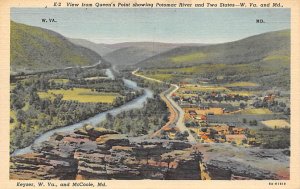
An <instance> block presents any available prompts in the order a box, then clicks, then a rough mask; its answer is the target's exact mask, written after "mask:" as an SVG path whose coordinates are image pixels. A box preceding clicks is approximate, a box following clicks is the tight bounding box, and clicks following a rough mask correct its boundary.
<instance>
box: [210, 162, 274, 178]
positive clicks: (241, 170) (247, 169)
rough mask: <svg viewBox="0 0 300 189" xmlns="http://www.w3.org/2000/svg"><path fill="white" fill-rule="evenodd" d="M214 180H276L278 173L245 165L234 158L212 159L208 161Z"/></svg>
mask: <svg viewBox="0 0 300 189" xmlns="http://www.w3.org/2000/svg"><path fill="white" fill-rule="evenodd" d="M206 166H207V168H208V171H209V173H210V176H211V177H212V178H214V180H254V179H255V180H274V179H276V178H277V175H275V174H273V173H271V172H270V171H266V170H262V169H258V168H254V167H251V166H245V165H244V164H242V163H239V162H236V161H233V160H226V158H225V159H223V160H215V159H214V160H211V161H209V162H207V163H206Z"/></svg>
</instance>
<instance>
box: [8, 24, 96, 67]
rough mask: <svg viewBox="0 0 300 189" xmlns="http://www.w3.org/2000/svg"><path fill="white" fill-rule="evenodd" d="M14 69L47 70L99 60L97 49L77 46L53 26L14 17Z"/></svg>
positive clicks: (90, 63) (12, 30) (89, 63)
mask: <svg viewBox="0 0 300 189" xmlns="http://www.w3.org/2000/svg"><path fill="white" fill-rule="evenodd" d="M10 44H11V46H10V51H11V58H10V65H11V72H35V71H46V70H51V69H57V68H65V67H70V66H85V65H93V64H95V63H97V62H98V61H99V60H100V59H101V57H100V56H99V55H98V54H97V53H96V52H94V51H92V50H90V49H88V48H85V47H81V46H77V45H75V44H73V43H71V42H69V41H68V40H67V38H65V37H64V36H62V35H60V34H59V33H56V32H54V31H51V30H47V29H43V28H39V27H35V26H29V25H25V24H20V23H16V22H14V21H11V38H10Z"/></svg>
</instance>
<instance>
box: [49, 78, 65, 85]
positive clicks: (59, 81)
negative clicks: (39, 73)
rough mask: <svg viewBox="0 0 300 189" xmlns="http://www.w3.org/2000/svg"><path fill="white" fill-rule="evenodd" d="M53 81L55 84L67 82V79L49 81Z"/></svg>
mask: <svg viewBox="0 0 300 189" xmlns="http://www.w3.org/2000/svg"><path fill="white" fill-rule="evenodd" d="M52 81H54V83H57V84H65V83H68V82H69V80H68V79H50V80H49V82H52Z"/></svg>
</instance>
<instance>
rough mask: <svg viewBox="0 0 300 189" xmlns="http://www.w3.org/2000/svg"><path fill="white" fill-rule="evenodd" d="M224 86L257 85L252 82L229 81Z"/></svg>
mask: <svg viewBox="0 0 300 189" xmlns="http://www.w3.org/2000/svg"><path fill="white" fill-rule="evenodd" d="M225 86H226V87H257V86H259V85H258V84H257V83H254V82H234V83H229V84H227V85H225Z"/></svg>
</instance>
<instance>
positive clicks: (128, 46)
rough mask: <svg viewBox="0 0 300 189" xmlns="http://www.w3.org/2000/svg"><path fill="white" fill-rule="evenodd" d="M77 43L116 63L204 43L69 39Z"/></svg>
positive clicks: (130, 62)
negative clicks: (99, 41) (94, 41)
mask: <svg viewBox="0 0 300 189" xmlns="http://www.w3.org/2000/svg"><path fill="white" fill-rule="evenodd" d="M69 41H71V42H72V43H74V44H76V45H81V46H83V47H86V48H89V49H91V50H93V51H95V52H97V53H98V54H99V55H101V56H103V58H104V59H106V60H107V61H109V62H111V63H112V64H114V65H133V64H136V63H138V62H140V61H143V60H145V59H147V58H149V57H152V56H155V55H157V54H160V53H163V52H166V51H168V50H171V49H173V48H176V47H179V46H201V45H203V44H180V43H178V44H176V43H159V42H125V43H115V44H103V43H93V42H91V41H88V40H84V39H69Z"/></svg>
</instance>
